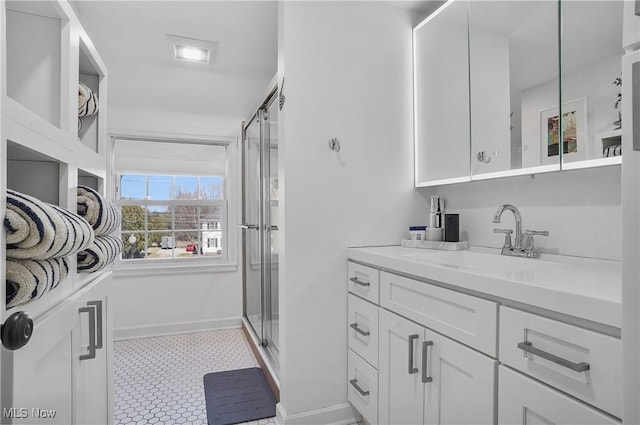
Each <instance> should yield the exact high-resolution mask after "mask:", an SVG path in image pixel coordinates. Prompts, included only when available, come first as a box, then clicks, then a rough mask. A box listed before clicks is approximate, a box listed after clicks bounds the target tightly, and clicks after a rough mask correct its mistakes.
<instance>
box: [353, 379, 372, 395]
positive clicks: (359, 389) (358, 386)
mask: <svg viewBox="0 0 640 425" xmlns="http://www.w3.org/2000/svg"><path fill="white" fill-rule="evenodd" d="M349 383H350V384H351V385H353V388H355V389H356V391H357V392H359V393H360V395H361V396H363V397H364V396H366V395H369V391H365V390H363V389H362V388H360V385H358V380H357V379H351V380H350V381H349Z"/></svg>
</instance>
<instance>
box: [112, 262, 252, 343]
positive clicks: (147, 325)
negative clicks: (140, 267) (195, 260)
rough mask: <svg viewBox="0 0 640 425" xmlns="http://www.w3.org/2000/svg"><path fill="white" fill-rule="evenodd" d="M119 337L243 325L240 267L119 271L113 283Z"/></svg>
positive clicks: (113, 303) (113, 304)
mask: <svg viewBox="0 0 640 425" xmlns="http://www.w3.org/2000/svg"><path fill="white" fill-rule="evenodd" d="M111 300H112V306H113V318H114V321H113V322H114V323H113V326H114V330H115V331H114V335H115V337H116V338H128V337H136V336H149V335H157V334H167V333H174V332H190V331H197V330H199V329H214V328H225V327H231V326H233V327H238V326H240V317H241V316H242V282H241V278H240V273H239V272H237V271H232V272H221V273H212V272H211V271H204V272H194V273H189V272H188V271H185V270H180V271H175V272H171V271H167V270H156V271H155V272H150V271H147V272H144V271H143V272H141V273H137V274H131V273H126V272H122V271H116V272H115V273H114V279H113V285H112V287H111Z"/></svg>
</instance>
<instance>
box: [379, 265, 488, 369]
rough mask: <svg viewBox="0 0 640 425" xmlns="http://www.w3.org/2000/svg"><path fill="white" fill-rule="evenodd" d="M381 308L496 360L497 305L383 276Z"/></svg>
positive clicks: (446, 290) (381, 279)
mask: <svg viewBox="0 0 640 425" xmlns="http://www.w3.org/2000/svg"><path fill="white" fill-rule="evenodd" d="M380 305H382V306H384V307H386V308H387V309H389V310H391V311H393V312H396V313H398V314H399V315H401V316H404V317H407V318H409V319H411V320H414V321H416V322H418V323H420V324H421V325H424V326H426V327H428V328H431V329H433V330H434V331H437V332H440V333H442V334H444V335H446V336H448V337H449V338H452V339H455V340H458V341H460V342H462V343H463V344H466V345H469V346H471V347H473V348H475V349H477V350H480V351H482V352H484V353H486V354H488V355H490V356H491V357H496V331H497V315H498V306H497V304H496V303H494V302H491V301H487V300H483V299H481V298H477V297H473V296H470V295H466V294H462V293H460V292H455V291H451V290H449V289H445V288H441V287H439V286H435V285H430V284H428V283H424V282H420V281H417V280H413V279H408V278H405V277H402V276H396V275H394V274H391V273H387V272H381V273H380Z"/></svg>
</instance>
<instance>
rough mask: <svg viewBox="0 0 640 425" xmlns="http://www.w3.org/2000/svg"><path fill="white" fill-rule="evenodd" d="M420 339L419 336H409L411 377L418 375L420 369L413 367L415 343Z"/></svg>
mask: <svg viewBox="0 0 640 425" xmlns="http://www.w3.org/2000/svg"><path fill="white" fill-rule="evenodd" d="M419 337H420V335H418V334H413V335H409V375H412V374H414V373H418V368H417V367H413V342H414V341H415V340H416V339H418V338H419Z"/></svg>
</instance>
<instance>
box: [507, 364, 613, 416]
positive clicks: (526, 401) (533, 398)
mask: <svg viewBox="0 0 640 425" xmlns="http://www.w3.org/2000/svg"><path fill="white" fill-rule="evenodd" d="M498 369H499V371H500V372H499V378H498V379H499V380H500V385H499V390H498V391H499V395H498V409H499V410H498V423H499V424H505V425H506V424H509V425H516V424H522V425H528V424H545V425H551V424H576V425H577V424H580V425H602V424H617V425H619V424H620V423H619V422H617V421H615V420H613V419H611V418H610V417H608V416H605V415H604V414H602V413H600V412H598V411H597V410H595V409H593V408H592V407H590V406H588V405H586V404H584V403H582V402H580V401H578V400H575V399H573V398H571V397H569V396H567V395H564V394H562V393H560V392H558V391H556V390H554V389H552V388H550V387H548V386H546V385H544V384H541V383H539V382H537V381H534V380H533V379H531V378H528V377H526V376H524V375H521V374H519V373H518V372H514V371H513V370H511V369H508V368H506V367H505V366H500V367H498Z"/></svg>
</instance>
